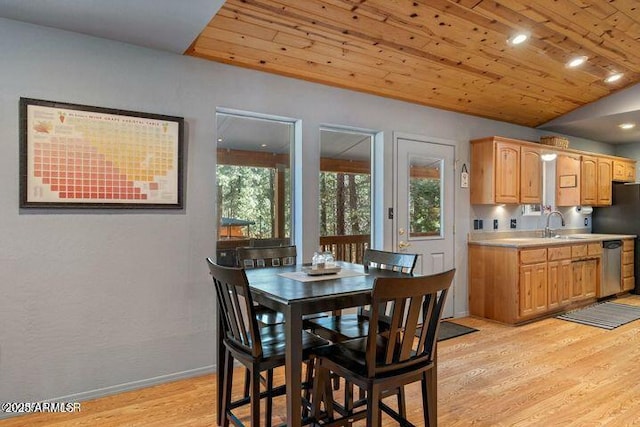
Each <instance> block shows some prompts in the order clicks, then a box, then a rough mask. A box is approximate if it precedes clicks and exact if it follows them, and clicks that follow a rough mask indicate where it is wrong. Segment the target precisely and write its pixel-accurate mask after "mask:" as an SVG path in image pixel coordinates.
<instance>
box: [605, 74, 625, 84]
mask: <svg viewBox="0 0 640 427" xmlns="http://www.w3.org/2000/svg"><path fill="white" fill-rule="evenodd" d="M622 76H623V74H622V73H616V74H611V75H610V76H609V77H607V78H606V79H604V82H605V83H613V82H617V81H618V80H620V79H621V78H622Z"/></svg>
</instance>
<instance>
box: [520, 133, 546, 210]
mask: <svg viewBox="0 0 640 427" xmlns="http://www.w3.org/2000/svg"><path fill="white" fill-rule="evenodd" d="M540 155H541V152H540V150H539V149H538V148H531V147H527V146H524V145H523V146H522V147H520V203H524V204H530V205H532V204H538V203H542V159H541V158H540Z"/></svg>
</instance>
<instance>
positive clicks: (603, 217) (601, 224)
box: [591, 183, 640, 294]
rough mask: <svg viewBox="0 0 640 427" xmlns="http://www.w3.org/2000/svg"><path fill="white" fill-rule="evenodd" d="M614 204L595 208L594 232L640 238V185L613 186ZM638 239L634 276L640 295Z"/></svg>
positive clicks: (637, 292)
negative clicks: (629, 235)
mask: <svg viewBox="0 0 640 427" xmlns="http://www.w3.org/2000/svg"><path fill="white" fill-rule="evenodd" d="M612 193H613V194H612V196H613V200H612V204H611V206H606V207H602V208H594V209H593V214H592V221H593V224H592V227H591V229H592V232H593V233H604V234H635V235H636V236H640V183H632V184H613V189H612ZM638 241H639V239H638V238H637V237H636V245H635V252H634V254H635V262H634V270H635V271H634V275H635V278H636V280H635V282H636V287H635V289H634V291H633V293H635V294H640V283H639V280H638V266H639V264H640V251H639V250H638Z"/></svg>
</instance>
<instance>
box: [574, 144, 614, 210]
mask: <svg viewBox="0 0 640 427" xmlns="http://www.w3.org/2000/svg"><path fill="white" fill-rule="evenodd" d="M612 164H613V163H612V161H611V160H610V159H607V158H601V157H597V156H584V155H583V156H582V159H581V164H580V167H581V174H582V175H581V178H580V204H581V205H583V206H610V205H611V179H612V176H611V169H612Z"/></svg>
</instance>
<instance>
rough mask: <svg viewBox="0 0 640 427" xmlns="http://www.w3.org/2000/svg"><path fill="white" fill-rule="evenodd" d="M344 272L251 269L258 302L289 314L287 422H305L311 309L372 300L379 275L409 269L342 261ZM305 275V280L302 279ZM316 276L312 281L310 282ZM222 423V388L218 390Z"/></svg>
mask: <svg viewBox="0 0 640 427" xmlns="http://www.w3.org/2000/svg"><path fill="white" fill-rule="evenodd" d="M337 265H338V266H339V267H341V272H340V273H338V274H333V275H324V276H318V277H311V276H308V275H307V274H305V273H304V272H303V271H302V270H303V268H308V267H303V266H301V265H294V266H286V267H273V268H254V269H248V270H246V274H247V279H248V280H249V286H250V289H251V295H252V297H253V300H254V301H255V302H258V303H260V304H261V305H264V306H266V307H269V308H271V309H274V310H277V311H279V312H281V313H284V317H285V337H286V343H287V345H286V353H285V359H286V361H285V380H286V390H287V392H286V401H287V425H288V426H291V427H298V426H301V425H302V422H303V420H302V328H303V316H304V315H305V314H314V313H321V312H326V311H333V310H339V309H344V308H350V307H357V306H361V305H365V304H368V303H369V302H370V301H371V294H372V289H373V283H374V281H375V278H376V277H398V276H404V275H405V274H403V273H399V272H392V271H387V270H378V269H369V270H368V271H365V269H364V266H362V265H359V264H351V263H346V262H338V263H337ZM302 280H304V281H302ZM308 280H311V281H308ZM221 326H222V325H221V319H220V317H219V318H218V333H217V341H218V361H220V360H223V357H224V348H223V343H222V328H221ZM217 366H218V368H217V369H218V376H217V378H218V380H217V382H218V390H222V364H221V363H220V362H218V364H217ZM217 403H218V424H220V420H221V418H220V409H221V408H222V393H220V392H219V393H218V402H217Z"/></svg>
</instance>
